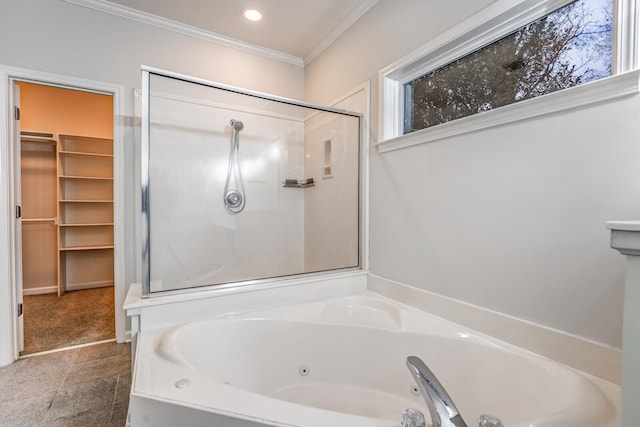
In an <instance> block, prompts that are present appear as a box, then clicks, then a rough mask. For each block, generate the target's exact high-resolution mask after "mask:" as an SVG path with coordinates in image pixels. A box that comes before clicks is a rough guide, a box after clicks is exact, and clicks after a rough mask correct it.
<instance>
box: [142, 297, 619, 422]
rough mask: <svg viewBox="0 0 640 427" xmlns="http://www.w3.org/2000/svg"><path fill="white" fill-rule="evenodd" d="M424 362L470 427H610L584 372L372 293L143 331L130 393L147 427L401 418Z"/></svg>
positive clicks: (604, 401)
mask: <svg viewBox="0 0 640 427" xmlns="http://www.w3.org/2000/svg"><path fill="white" fill-rule="evenodd" d="M409 355H415V356H418V357H420V358H422V360H423V361H424V362H425V363H426V364H427V365H428V366H429V367H430V368H431V370H432V371H433V372H434V373H435V374H436V375H437V376H438V378H439V380H440V382H441V383H442V384H443V385H444V387H445V388H446V389H447V391H448V392H449V394H450V395H451V397H452V399H453V400H454V402H455V403H456V405H457V407H458V409H459V410H460V413H461V415H462V417H463V418H464V420H465V421H466V422H467V424H468V425H469V426H474V425H477V419H478V417H479V416H480V415H481V414H485V413H486V414H491V415H494V416H497V417H499V418H500V419H501V420H502V421H503V423H504V425H505V426H507V427H525V426H526V427H609V426H610V427H614V426H616V425H619V418H618V413H617V410H616V407H615V405H614V404H613V403H612V401H611V397H610V396H609V397H607V395H605V394H604V393H603V392H602V390H601V388H599V387H598V386H596V384H595V383H594V382H593V381H592V380H591V379H590V378H589V377H588V376H586V375H584V374H582V373H580V372H577V371H574V370H572V369H570V368H568V367H565V366H563V365H560V364H557V363H554V362H552V361H550V360H547V359H544V358H541V357H539V356H536V355H535V354H532V353H528V352H525V351H523V350H521V349H518V348H516V347H513V346H510V345H508V344H505V343H503V342H500V341H497V340H494V339H492V338H490V337H486V336H483V335H481V334H478V333H476V332H474V331H472V330H469V329H466V328H463V327H460V326H457V325H455V324H452V323H450V322H447V321H444V320H443V319H440V318H437V317H434V316H431V315H429V314H426V313H424V312H421V311H418V310H415V309H412V308H410V307H408V306H404V305H402V304H399V303H396V302H394V301H393V300H390V299H386V298H384V297H381V296H378V295H376V294H374V293H372V292H366V293H364V294H362V295H355V296H350V297H341V298H334V299H330V300H325V301H317V302H312V303H304V304H297V305H291V306H287V307H280V308H274V309H270V310H264V311H261V312H254V313H245V314H235V315H226V316H224V317H218V318H210V319H203V320H199V321H195V322H190V323H186V324H183V325H180V326H177V327H173V328H169V329H164V330H155V331H145V332H142V333H141V334H140V335H139V337H138V344H137V351H136V358H135V368H134V378H133V384H132V391H131V399H130V409H129V413H130V422H131V425H132V426H133V427H137V426H142V425H149V426H154V427H156V426H163V425H167V426H169V425H179V426H189V425H215V426H217V427H225V426H234V427H240V426H242V427H245V426H246V427H248V426H264V425H267V426H309V427H328V426H345V427H347V426H348V427H354V426H358V427H392V426H393V427H398V426H399V425H400V418H401V416H402V413H403V411H404V410H405V409H407V408H415V409H418V410H420V411H422V412H423V413H424V415H425V417H426V419H427V420H429V412H428V409H427V407H426V404H425V402H424V399H423V398H422V396H421V395H420V394H419V392H418V391H417V388H416V385H415V383H414V382H413V379H412V377H411V375H410V373H409V371H408V369H407V368H406V365H405V360H406V358H407V356H409Z"/></svg>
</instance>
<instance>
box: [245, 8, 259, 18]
mask: <svg viewBox="0 0 640 427" xmlns="http://www.w3.org/2000/svg"><path fill="white" fill-rule="evenodd" d="M244 17H245V18H247V19H248V20H249V21H259V20H261V19H262V14H261V13H260V12H258V11H257V10H255V9H247V10H245V11H244Z"/></svg>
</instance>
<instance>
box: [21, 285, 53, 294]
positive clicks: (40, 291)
mask: <svg viewBox="0 0 640 427" xmlns="http://www.w3.org/2000/svg"><path fill="white" fill-rule="evenodd" d="M57 292H58V287H57V286H42V287H39V288H28V289H25V288H22V295H42V294H55V293H57Z"/></svg>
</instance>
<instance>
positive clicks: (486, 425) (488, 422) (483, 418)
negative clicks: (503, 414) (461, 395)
mask: <svg viewBox="0 0 640 427" xmlns="http://www.w3.org/2000/svg"><path fill="white" fill-rule="evenodd" d="M478 427H504V425H503V424H502V421H500V418H498V417H494V416H493V415H487V414H484V415H480V418H478Z"/></svg>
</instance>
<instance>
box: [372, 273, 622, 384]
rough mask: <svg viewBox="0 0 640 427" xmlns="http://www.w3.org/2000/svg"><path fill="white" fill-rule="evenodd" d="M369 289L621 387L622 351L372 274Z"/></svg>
mask: <svg viewBox="0 0 640 427" xmlns="http://www.w3.org/2000/svg"><path fill="white" fill-rule="evenodd" d="M367 288H368V289H369V290H371V291H373V292H376V293H378V294H380V295H383V296H385V297H388V298H391V299H394V300H396V301H399V302H401V303H403V304H406V305H409V306H411V307H414V308H417V309H419V310H423V311H426V312H428V313H430V314H433V315H435V316H438V317H441V318H443V319H447V320H449V321H451V322H454V323H457V324H459V325H462V326H465V327H467V328H470V329H473V330H476V331H478V332H481V333H484V334H487V335H490V336H492V337H495V338H497V339H500V340H502V341H505V342H507V343H509V344H513V345H516V346H518V347H521V348H524V349H526V350H529V351H532V352H534V353H537V354H539V355H541V356H544V357H547V358H549V359H552V360H555V361H557V362H560V363H562V364H564V365H567V366H570V367H572V368H575V369H578V370H580V371H583V372H586V373H588V374H591V375H594V376H596V377H599V378H602V379H604V380H607V381H609V382H612V383H615V384H620V381H621V373H622V351H621V350H620V349H616V348H611V347H607V346H605V345H603V344H601V343H597V342H594V341H590V340H587V339H585V338H583V337H579V336H576V335H571V334H569V333H566V332H563V331H559V330H556V329H552V328H549V327H546V326H542V325H538V324H535V323H533V322H529V321H525V320H522V319H518V318H515V317H512V316H508V315H505V314H502V313H498V312H495V311H492V310H488V309H486V308H483V307H479V306H475V305H472V304H469V303H465V302H463V301H459V300H454V299H452V298H448V297H444V296H442V295H438V294H435V293H432V292H429V291H425V290H422V289H418V288H414V287H412V286H408V285H405V284H403V283H399V282H395V281H393V280H389V279H385V278H383V277H380V276H376V275H372V274H370V275H369V277H368V281H367Z"/></svg>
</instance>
